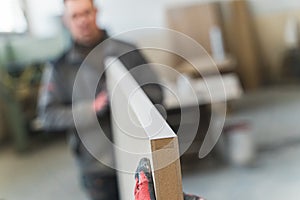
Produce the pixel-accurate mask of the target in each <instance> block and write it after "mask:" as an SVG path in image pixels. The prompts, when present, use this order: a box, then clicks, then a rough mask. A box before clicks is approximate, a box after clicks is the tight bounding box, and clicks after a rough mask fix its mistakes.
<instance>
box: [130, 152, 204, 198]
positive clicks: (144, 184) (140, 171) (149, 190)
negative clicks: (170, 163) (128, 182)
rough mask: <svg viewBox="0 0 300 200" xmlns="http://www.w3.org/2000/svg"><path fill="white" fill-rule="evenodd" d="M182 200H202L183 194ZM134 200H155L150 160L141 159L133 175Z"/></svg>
mask: <svg viewBox="0 0 300 200" xmlns="http://www.w3.org/2000/svg"><path fill="white" fill-rule="evenodd" d="M183 196H184V200H204V199H203V198H202V197H199V196H196V195H189V194H185V193H184V194H183ZM134 197H135V198H134V199H135V200H155V199H156V198H155V191H154V184H153V178H152V174H151V165H150V160H149V159H147V158H142V159H141V160H140V162H139V165H138V167H137V169H136V173H135V189H134Z"/></svg>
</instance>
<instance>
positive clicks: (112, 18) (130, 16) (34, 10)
mask: <svg viewBox="0 0 300 200" xmlns="http://www.w3.org/2000/svg"><path fill="white" fill-rule="evenodd" d="M95 1H96V3H97V4H98V5H99V11H100V14H99V24H101V25H102V27H105V28H107V29H108V30H110V32H111V33H113V34H117V33H120V32H124V31H128V30H131V29H135V28H140V27H153V26H154V27H165V25H166V24H165V10H166V8H167V7H169V6H175V5H181V4H191V3H196V2H198V3H199V2H212V1H213V0H152V1H150V0H95ZM224 1H229V0H224ZM27 2H28V8H29V12H30V13H29V17H30V19H31V21H32V29H33V32H34V34H35V35H38V36H49V35H52V34H53V32H54V31H55V29H56V27H55V23H57V22H56V21H55V20H53V16H57V15H60V14H61V13H62V8H63V7H62V2H63V0H42V1H41V0H27ZM249 2H250V6H251V10H252V11H253V12H254V13H255V14H265V13H270V12H271V13H274V12H281V11H286V10H293V9H297V8H300V1H299V0H249Z"/></svg>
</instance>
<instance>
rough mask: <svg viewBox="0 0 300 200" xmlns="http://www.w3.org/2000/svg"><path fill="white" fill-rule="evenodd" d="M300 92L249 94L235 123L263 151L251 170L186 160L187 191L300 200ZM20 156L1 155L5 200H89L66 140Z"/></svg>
mask: <svg viewBox="0 0 300 200" xmlns="http://www.w3.org/2000/svg"><path fill="white" fill-rule="evenodd" d="M298 91H299V87H298V88H297V87H281V88H276V89H268V90H262V91H259V92H256V93H253V94H247V95H246V96H245V98H243V99H241V100H239V101H237V102H234V106H233V107H234V110H235V114H234V116H233V118H234V120H246V121H247V122H249V123H250V124H251V131H252V133H253V138H254V139H255V144H256V147H257V156H256V159H255V163H254V164H253V166H251V167H234V166H229V165H225V164H222V163H220V162H218V161H216V160H215V159H213V158H211V157H208V158H205V159H204V160H198V159H196V157H194V158H193V159H190V158H187V159H183V162H184V163H183V165H182V167H183V187H184V191H185V192H188V193H195V194H201V195H202V196H203V197H205V198H206V199H208V200H227V199H228V200H241V199H242V200H248V199H249V200H250V199H251V200H253V199H255V200H266V199H272V200H281V199H288V200H298V199H299V198H300V190H299V187H300V170H299V169H300V160H299V159H298V157H299V155H300V123H299V122H300V120H299V116H298V115H299V113H300V93H299V92H298ZM41 146H42V145H38V147H35V148H33V149H34V151H31V152H30V153H27V154H24V155H18V154H16V153H15V152H14V150H13V149H12V148H11V147H10V146H3V147H1V149H0V200H41V199H42V200H48V199H49V200H50V199H51V200H52V199H58V200H65V199H72V200H87V198H86V196H85V194H84V193H83V192H82V190H81V189H80V186H79V184H78V181H77V180H78V179H77V170H76V168H75V163H74V161H73V159H72V156H71V153H70V152H69V150H68V147H67V145H66V143H65V141H64V139H57V140H54V141H52V142H48V143H47V144H46V145H45V146H43V147H41Z"/></svg>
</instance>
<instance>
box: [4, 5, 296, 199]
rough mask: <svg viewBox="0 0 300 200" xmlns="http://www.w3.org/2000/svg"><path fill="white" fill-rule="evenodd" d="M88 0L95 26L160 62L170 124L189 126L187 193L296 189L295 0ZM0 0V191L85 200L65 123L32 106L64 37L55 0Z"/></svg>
mask: <svg viewBox="0 0 300 200" xmlns="http://www.w3.org/2000/svg"><path fill="white" fill-rule="evenodd" d="M95 3H96V5H97V7H98V18H97V20H98V21H97V23H98V24H99V26H100V27H101V28H103V29H105V30H106V31H107V32H108V33H109V35H110V36H113V37H116V38H117V39H122V40H126V41H129V42H131V43H133V44H135V45H136V46H137V47H141V51H142V53H143V55H144V56H145V57H146V58H147V60H148V61H149V62H150V63H156V66H155V68H154V70H155V72H156V74H157V75H158V77H159V80H160V81H161V84H162V85H163V87H162V88H163V93H164V99H163V104H162V107H163V110H164V111H163V113H164V114H163V115H164V119H165V121H166V122H167V123H168V125H169V126H170V127H171V129H172V131H174V133H175V134H176V133H177V132H178V131H179V130H181V128H183V129H184V130H185V133H184V134H187V135H188V134H189V132H193V131H196V132H195V135H194V136H193V137H192V138H191V137H189V136H182V135H178V140H179V151H180V154H181V155H180V165H181V169H180V171H181V173H182V188H183V191H184V192H185V193H189V194H196V195H199V196H201V197H203V198H205V199H207V200H240V199H243V200H248V199H249V200H250V199H251V200H252V199H256V200H265V199H273V200H279V199H289V200H293V199H295V200H296V199H299V198H300V190H299V185H300V171H299V167H300V161H299V159H298V156H299V154H300V123H299V113H300V93H299V91H300V90H299V89H300V85H299V84H300V1H297V0H277V1H271V0H260V1H258V0H225V1H223V0H216V1H212V0H206V1H204V0H160V1H147V0H128V1H122V0H109V1H105V0H95ZM0 4H1V6H0V200H21V199H22V200H39V199H45V200H48V199H49V200H50V199H61V200H63V199H72V200H88V197H87V196H86V194H85V193H84V191H83V190H82V188H81V185H80V183H79V182H78V180H77V178H78V172H77V169H76V164H75V162H76V161H75V160H74V159H73V157H72V153H71V151H70V149H69V146H68V143H67V139H66V137H67V134H66V132H64V131H55V130H54V131H48V130H44V129H43V127H42V125H41V121H40V119H39V117H38V109H37V107H38V105H37V104H38V98H39V92H40V90H41V87H42V85H41V84H42V78H43V72H44V70H45V68H46V66H47V65H48V63H49V62H51V61H53V60H55V59H57V58H58V57H59V56H60V55H61V54H62V53H63V52H65V51H66V50H67V49H68V48H70V46H71V45H72V39H71V35H70V33H69V32H68V29H67V27H66V26H65V24H64V22H63V9H64V6H63V1H62V0H51V1H50V0H43V1H38V0H2V1H1V2H0ZM155 48H156V49H155ZM164 48H165V50H164ZM220 84H221V86H222V87H220ZM120 104H121V102H120ZM195 108H196V109H195ZM183 110H184V112H183ZM195 110H199V113H196V114H195ZM197 114H199V116H198V117H197ZM195 127H196V129H195ZM220 127H221V128H220ZM209 135H212V138H209ZM206 136H208V137H206ZM186 138H188V139H191V140H192V142H191V144H190V145H189V146H188V148H183V147H181V144H183V143H184V141H185V139H186ZM209 139H212V140H214V142H212V143H213V144H212V147H211V149H209V151H207V152H205V153H204V154H201V149H202V147H203V146H205V145H204V143H205V141H207V140H209ZM125 145H126V144H125ZM128 145H129V144H128ZM130 145H131V144H130ZM182 149H183V150H182ZM202 150H203V149H202ZM132 180H133V181H134V176H133V177H132ZM168 181H170V180H169V179H166V180H165V182H166V183H165V184H169V183H168ZM129 190H130V189H129ZM129 192H130V191H129ZM132 194H133V189H132ZM122 199H130V198H129V197H123V198H122ZM163 200H168V199H163Z"/></svg>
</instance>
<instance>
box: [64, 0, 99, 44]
mask: <svg viewBox="0 0 300 200" xmlns="http://www.w3.org/2000/svg"><path fill="white" fill-rule="evenodd" d="M96 15H97V9H96V8H95V7H94V5H93V3H92V1H91V0H68V1H66V2H65V15H64V19H65V23H66V25H67V27H68V28H69V30H70V32H71V35H72V37H73V39H74V40H75V41H76V42H78V43H79V44H82V45H85V46H89V45H91V44H92V43H93V42H95V41H96V40H97V39H98V36H99V29H98V27H97V24H96Z"/></svg>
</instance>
